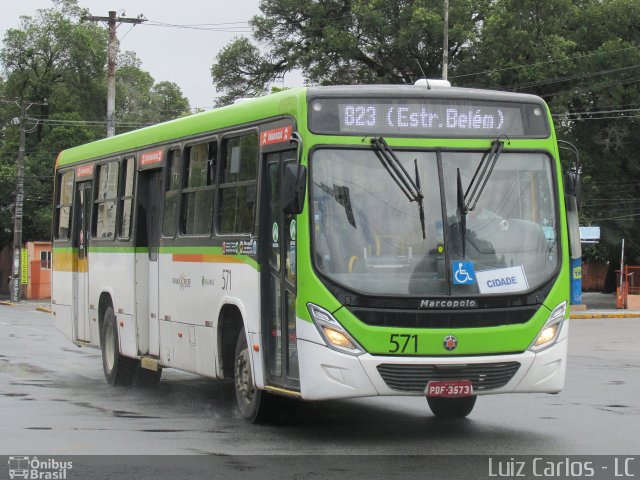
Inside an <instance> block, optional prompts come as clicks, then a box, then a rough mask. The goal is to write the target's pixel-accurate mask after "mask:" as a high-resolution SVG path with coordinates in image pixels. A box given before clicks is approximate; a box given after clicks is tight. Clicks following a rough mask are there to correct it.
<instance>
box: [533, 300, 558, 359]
mask: <svg viewBox="0 0 640 480" xmlns="http://www.w3.org/2000/svg"><path fill="white" fill-rule="evenodd" d="M566 313H567V302H566V301H565V302H562V303H561V304H560V305H558V306H557V307H556V308H554V309H553V311H552V312H551V314H550V315H549V318H548V319H547V321H546V322H545V324H544V327H542V330H540V333H539V334H538V336H537V337H536V339H535V340H534V341H533V343H532V344H531V346H530V347H529V350H532V351H534V352H539V351H541V350H544V349H545V348H549V347H550V346H552V345H553V344H554V343H555V342H556V340H557V339H558V335H559V334H560V330H561V329H562V322H564V316H565V314H566Z"/></svg>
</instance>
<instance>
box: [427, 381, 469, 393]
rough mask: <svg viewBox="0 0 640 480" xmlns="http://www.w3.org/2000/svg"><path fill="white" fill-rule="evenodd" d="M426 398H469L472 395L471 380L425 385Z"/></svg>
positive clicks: (433, 382) (432, 382)
mask: <svg viewBox="0 0 640 480" xmlns="http://www.w3.org/2000/svg"><path fill="white" fill-rule="evenodd" d="M425 394H426V395H427V397H469V396H471V395H472V394H473V384H472V383H471V380H451V381H449V380H434V381H431V382H429V383H427V388H426V390H425Z"/></svg>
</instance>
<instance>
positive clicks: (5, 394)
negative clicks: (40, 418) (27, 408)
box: [0, 393, 29, 398]
mask: <svg viewBox="0 0 640 480" xmlns="http://www.w3.org/2000/svg"><path fill="white" fill-rule="evenodd" d="M0 395H2V396H3V397H17V398H20V397H28V396H29V394H28V393H0Z"/></svg>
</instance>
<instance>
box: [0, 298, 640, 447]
mask: <svg viewBox="0 0 640 480" xmlns="http://www.w3.org/2000/svg"><path fill="white" fill-rule="evenodd" d="M570 342H571V343H570V359H569V369H568V381H567V386H566V388H565V390H564V391H563V392H562V393H561V394H559V395H542V394H536V395H502V396H489V397H481V398H479V399H478V403H477V404H476V408H475V410H474V412H473V413H472V414H471V416H470V417H469V418H468V419H467V420H463V421H449V422H443V421H438V420H436V419H435V418H434V417H433V416H432V415H431V414H430V413H429V411H428V408H427V405H426V401H425V400H424V399H423V398H414V397H398V398H373V399H358V400H348V401H334V402H323V403H316V404H307V403H299V404H295V405H293V406H292V407H291V408H290V409H289V410H288V416H287V418H285V419H281V421H280V423H279V424H276V425H262V426H256V425H249V424H247V423H246V422H244V421H243V420H242V419H241V418H239V416H238V412H237V410H236V408H235V398H234V395H233V390H232V388H231V386H230V385H226V384H222V383H219V382H215V381H210V380H208V379H205V378H202V377H197V376H193V375H189V374H185V373H181V372H176V371H171V370H165V372H164V373H163V380H162V382H161V384H160V386H159V387H158V388H157V389H154V390H145V389H136V388H132V389H127V388H113V387H110V386H108V385H107V384H106V383H105V381H104V379H103V374H102V364H101V359H100V352H99V351H97V350H93V349H88V348H78V347H75V346H74V345H72V344H71V343H69V342H68V341H67V340H66V339H65V338H64V337H63V336H62V334H60V333H59V332H58V331H57V330H56V329H55V328H54V327H53V323H52V319H51V317H50V316H49V315H48V314H46V313H42V312H37V311H35V309H34V306H33V305H21V306H17V307H8V306H1V305H0V454H2V455H27V454H34V453H37V454H48V455H76V454H84V455H96V454H129V455H131V454H155V455H158V454H187V455H189V454H220V455H226V454H232V455H233V454H247V455H253V454H287V455H288V454H338V455H341V454H361V455H382V454H452V453H463V454H503V455H515V454H562V455H568V454H582V455H585V454H617V455H622V454H637V453H638V450H639V448H638V445H640V347H639V345H640V319H633V318H632V319H594V320H574V321H572V323H571V331H570Z"/></svg>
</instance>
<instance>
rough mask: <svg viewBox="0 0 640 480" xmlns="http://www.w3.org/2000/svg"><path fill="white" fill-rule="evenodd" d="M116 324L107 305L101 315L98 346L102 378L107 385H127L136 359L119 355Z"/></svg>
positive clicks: (130, 380)
mask: <svg viewBox="0 0 640 480" xmlns="http://www.w3.org/2000/svg"><path fill="white" fill-rule="evenodd" d="M119 345H120V342H119V340H118V325H117V322H116V316H115V314H114V313H113V307H112V306H109V307H107V309H106V310H105V311H104V315H103V316H102V332H101V334H100V347H101V349H102V368H103V370H104V378H105V379H106V380H107V383H108V384H109V385H114V386H116V385H118V386H124V387H128V386H131V384H132V383H133V379H134V376H135V374H136V370H137V367H138V361H137V360H135V359H133V358H129V357H124V356H122V355H120V346H119Z"/></svg>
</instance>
